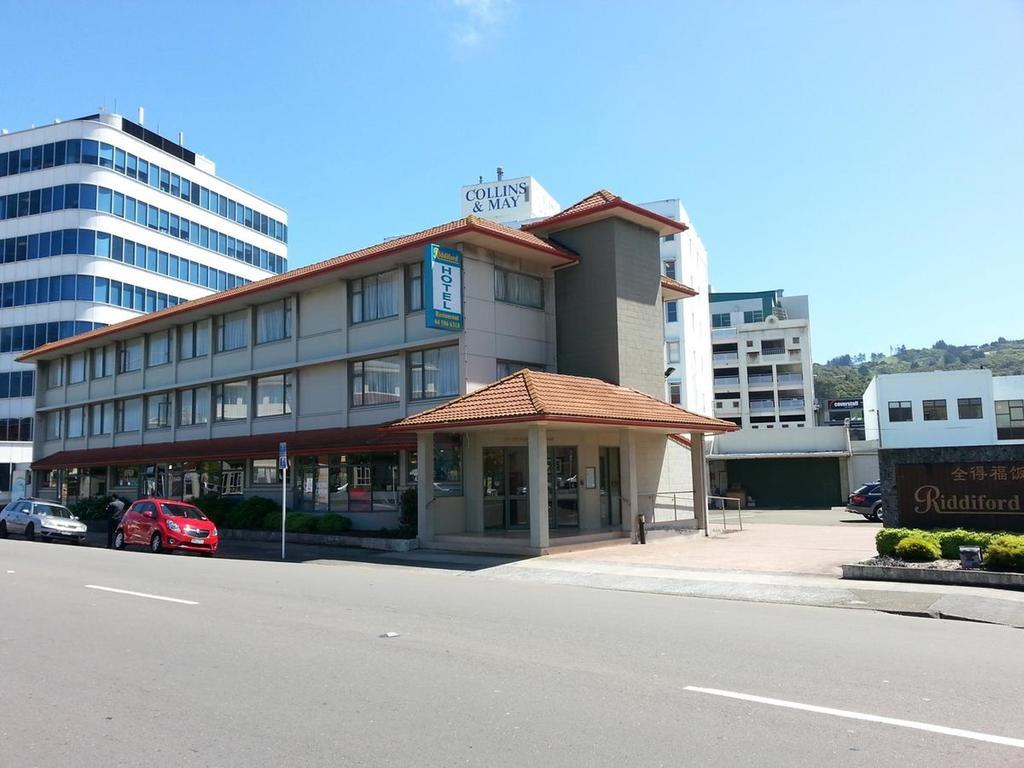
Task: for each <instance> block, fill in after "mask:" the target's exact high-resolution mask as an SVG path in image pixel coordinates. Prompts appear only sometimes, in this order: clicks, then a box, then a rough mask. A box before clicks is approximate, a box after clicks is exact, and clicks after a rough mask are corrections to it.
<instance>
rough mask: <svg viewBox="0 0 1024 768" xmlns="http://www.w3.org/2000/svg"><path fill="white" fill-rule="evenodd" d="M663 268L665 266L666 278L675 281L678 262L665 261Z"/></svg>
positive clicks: (672, 260)
mask: <svg viewBox="0 0 1024 768" xmlns="http://www.w3.org/2000/svg"><path fill="white" fill-rule="evenodd" d="M662 266H664V268H665V277H669V278H671V279H673V280H675V279H676V260H675V259H665V261H664V262H662Z"/></svg>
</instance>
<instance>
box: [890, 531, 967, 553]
mask: <svg viewBox="0 0 1024 768" xmlns="http://www.w3.org/2000/svg"><path fill="white" fill-rule="evenodd" d="M908 536H919V537H923V538H926V539H928V540H930V541H931V542H932V543H933V544H935V546H936V547H937V546H939V540H938V539H937V538H936V536H935V534H934V533H932V532H930V531H922V530H918V529H916V528H882V529H881V530H879V531H878V533H876V534H875V549H877V550H878V554H879V555H882V556H883V557H896V547H897V545H899V543H900V542H901V541H903V539H905V538H907V537H908ZM958 557H959V555H958Z"/></svg>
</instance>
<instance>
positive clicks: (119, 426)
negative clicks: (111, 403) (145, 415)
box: [115, 398, 142, 432]
mask: <svg viewBox="0 0 1024 768" xmlns="http://www.w3.org/2000/svg"><path fill="white" fill-rule="evenodd" d="M115 422H116V427H115V428H116V431H118V432H137V431H138V430H139V427H140V426H142V423H141V422H142V401H141V400H139V399H138V398H135V399H133V400H118V401H117V405H116V414H115Z"/></svg>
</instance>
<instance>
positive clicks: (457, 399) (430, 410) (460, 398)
mask: <svg viewBox="0 0 1024 768" xmlns="http://www.w3.org/2000/svg"><path fill="white" fill-rule="evenodd" d="M524 370H525V369H524ZM521 373H522V371H516V372H515V373H510V374H509V375H508V376H502V377H501V378H500V379H498V380H497V381H492V382H491V383H490V384H488V385H486V386H483V387H480V389H474V390H473V391H472V392H467V393H466V394H464V395H459V396H458V397H453V398H452V399H451V400H445V401H444V402H443V403H440V404H438V405H435V406H434V407H433V408H427V410H425V411H420V412H419V413H417V414H415V415H416V416H426V415H427V414H429V413H433V412H434V411H439V410H441V409H442V408H447V407H448V406H450V405H455V404H456V403H459V402H461V401H463V400H465V399H466V398H468V397H473V396H475V395H479V394H480V393H481V392H486V391H487V390H489V389H494V388H495V387H496V386H498V385H499V384H503V383H504V382H506V381H508V380H509V379H513V378H515V377H516V376H519V375H520V374H521ZM406 418H408V417H406ZM399 421H404V419H396V420H394V421H392V422H389V423H388V427H392V426H394V425H395V424H397V423H398V422H399Z"/></svg>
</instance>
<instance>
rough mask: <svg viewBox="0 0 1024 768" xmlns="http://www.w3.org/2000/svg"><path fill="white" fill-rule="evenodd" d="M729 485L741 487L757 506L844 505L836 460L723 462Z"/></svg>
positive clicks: (744, 460) (821, 506)
mask: <svg viewBox="0 0 1024 768" xmlns="http://www.w3.org/2000/svg"><path fill="white" fill-rule="evenodd" d="M726 469H727V471H728V475H729V486H730V487H731V488H733V487H736V486H737V485H739V486H741V487H742V488H743V489H744V490H745V491H746V492H747V495H748V496H750V497H752V498H753V499H754V503H755V505H756V506H758V507H775V508H778V509H816V508H828V507H832V506H835V505H837V504H843V503H844V502H845V501H846V499H844V498H843V495H842V488H841V487H840V484H839V459H837V458H827V459H736V460H733V461H729V462H726Z"/></svg>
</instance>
